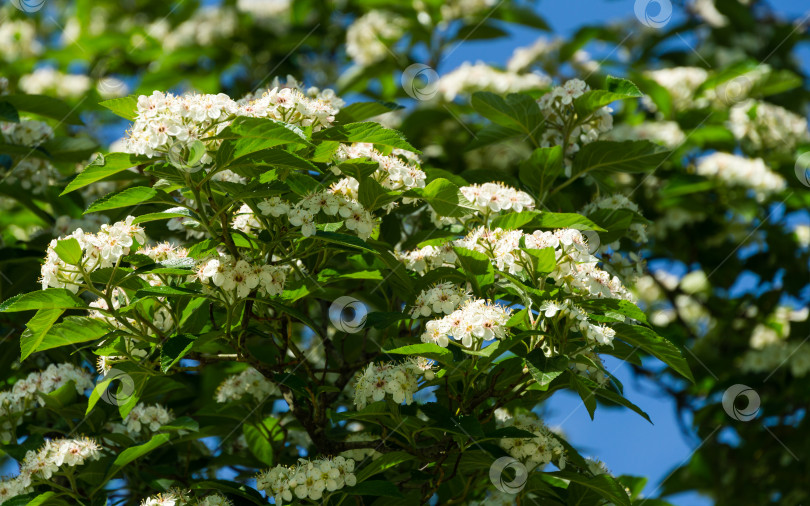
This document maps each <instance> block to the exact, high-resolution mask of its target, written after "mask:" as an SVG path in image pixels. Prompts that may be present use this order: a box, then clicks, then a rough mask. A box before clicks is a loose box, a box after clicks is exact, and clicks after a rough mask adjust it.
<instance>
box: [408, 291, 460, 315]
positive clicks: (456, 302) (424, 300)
mask: <svg viewBox="0 0 810 506" xmlns="http://www.w3.org/2000/svg"><path fill="white" fill-rule="evenodd" d="M468 298H469V296H468V295H467V291H466V290H465V289H464V288H462V287H460V286H458V285H455V284H453V283H449V282H445V283H437V284H435V285H433V286H431V287H430V288H427V289H425V290H422V291H421V292H420V293H419V295H417V297H416V300H415V301H414V303H413V309H411V316H412V317H414V318H419V317H420V316H431V315H433V314H450V313H452V312H453V311H455V310H456V308H458V307H459V306H460V305H461V303H462V302H464V301H466V300H467V299H468Z"/></svg>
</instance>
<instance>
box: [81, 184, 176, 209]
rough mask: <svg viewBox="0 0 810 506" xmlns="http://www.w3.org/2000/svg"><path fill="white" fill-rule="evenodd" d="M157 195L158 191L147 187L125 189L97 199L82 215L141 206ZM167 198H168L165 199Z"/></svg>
mask: <svg viewBox="0 0 810 506" xmlns="http://www.w3.org/2000/svg"><path fill="white" fill-rule="evenodd" d="M158 193H163V192H158V190H156V189H154V188H150V187H148V186H134V187H132V188H127V189H126V190H123V191H120V192H116V193H111V194H109V195H105V196H104V197H101V198H99V199H97V200H96V201H95V202H93V203H92V204H90V207H88V208H87V210H86V211H85V212H84V214H88V213H95V212H98V211H108V210H110V209H118V208H121V207H129V206H134V205H136V204H141V203H143V202H147V201H149V200H151V199H153V198H155V197H156V196H157V195H158ZM167 198H169V197H167Z"/></svg>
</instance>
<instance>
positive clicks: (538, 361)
mask: <svg viewBox="0 0 810 506" xmlns="http://www.w3.org/2000/svg"><path fill="white" fill-rule="evenodd" d="M526 365H527V366H528V368H529V373H531V375H532V378H534V380H535V381H536V382H537V384H538V385H540V386H541V387H545V386H546V385H548V384H549V383H551V382H552V381H553V380H554V378H556V377H557V376H559V375H560V374H562V373H564V372H565V371H567V370H568V359H567V358H566V357H563V356H559V357H546V355H545V354H544V353H543V351H542V350H539V349H536V350H532V352H531V353H529V354H528V355H527V356H526Z"/></svg>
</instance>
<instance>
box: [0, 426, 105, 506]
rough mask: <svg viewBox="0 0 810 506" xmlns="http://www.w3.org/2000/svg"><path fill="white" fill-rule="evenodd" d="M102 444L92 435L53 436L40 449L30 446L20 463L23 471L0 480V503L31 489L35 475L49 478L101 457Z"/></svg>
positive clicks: (39, 477) (40, 478)
mask: <svg viewBox="0 0 810 506" xmlns="http://www.w3.org/2000/svg"><path fill="white" fill-rule="evenodd" d="M100 450H101V447H99V445H98V444H97V443H96V442H95V441H94V440H92V439H89V438H81V439H51V440H49V441H46V442H45V444H44V445H43V446H42V447H41V448H40V449H39V450H37V451H33V450H29V451H28V452H27V453H26V454H25V458H24V459H23V461H22V463H21V464H20V474H19V475H18V476H16V477H14V478H11V479H6V480H3V481H0V504H2V503H3V502H5V501H7V500H9V499H11V498H13V497H16V496H19V495H22V494H25V493H27V492H30V491H31V489H30V487H31V484H32V482H33V481H34V480H35V479H39V480H50V479H51V477H52V476H53V475H54V473H57V472H59V468H61V467H63V466H67V467H74V466H80V465H82V464H84V463H85V462H86V461H93V460H98V459H99V458H100V457H101V451H100Z"/></svg>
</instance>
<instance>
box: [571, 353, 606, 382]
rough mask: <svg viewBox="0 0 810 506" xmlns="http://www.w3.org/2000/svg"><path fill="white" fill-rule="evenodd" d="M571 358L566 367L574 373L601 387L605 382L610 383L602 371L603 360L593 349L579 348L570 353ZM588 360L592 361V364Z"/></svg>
mask: <svg viewBox="0 0 810 506" xmlns="http://www.w3.org/2000/svg"><path fill="white" fill-rule="evenodd" d="M577 357H581V358H580V359H579V361H575V360H574V359H576V358H577ZM571 358H572V361H571V363H570V364H569V365H568V368H569V369H571V370H572V371H574V373H576V374H579V375H580V376H584V377H586V378H588V379H590V380H591V381H593V382H594V383H596V384H597V385H599V386H600V387H602V388H604V387H606V386H607V384H608V383H610V378H609V377H608V375H607V374H605V371H604V362H603V361H602V358H601V357H600V356H599V355H597V354H596V353H594V352H593V351H591V350H581V351H579V352H577V353H575V354H574V355H572V357H571ZM588 362H593V364H590V363H588ZM594 364H597V365H598V366H601V367H598V366H597V365H594Z"/></svg>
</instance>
